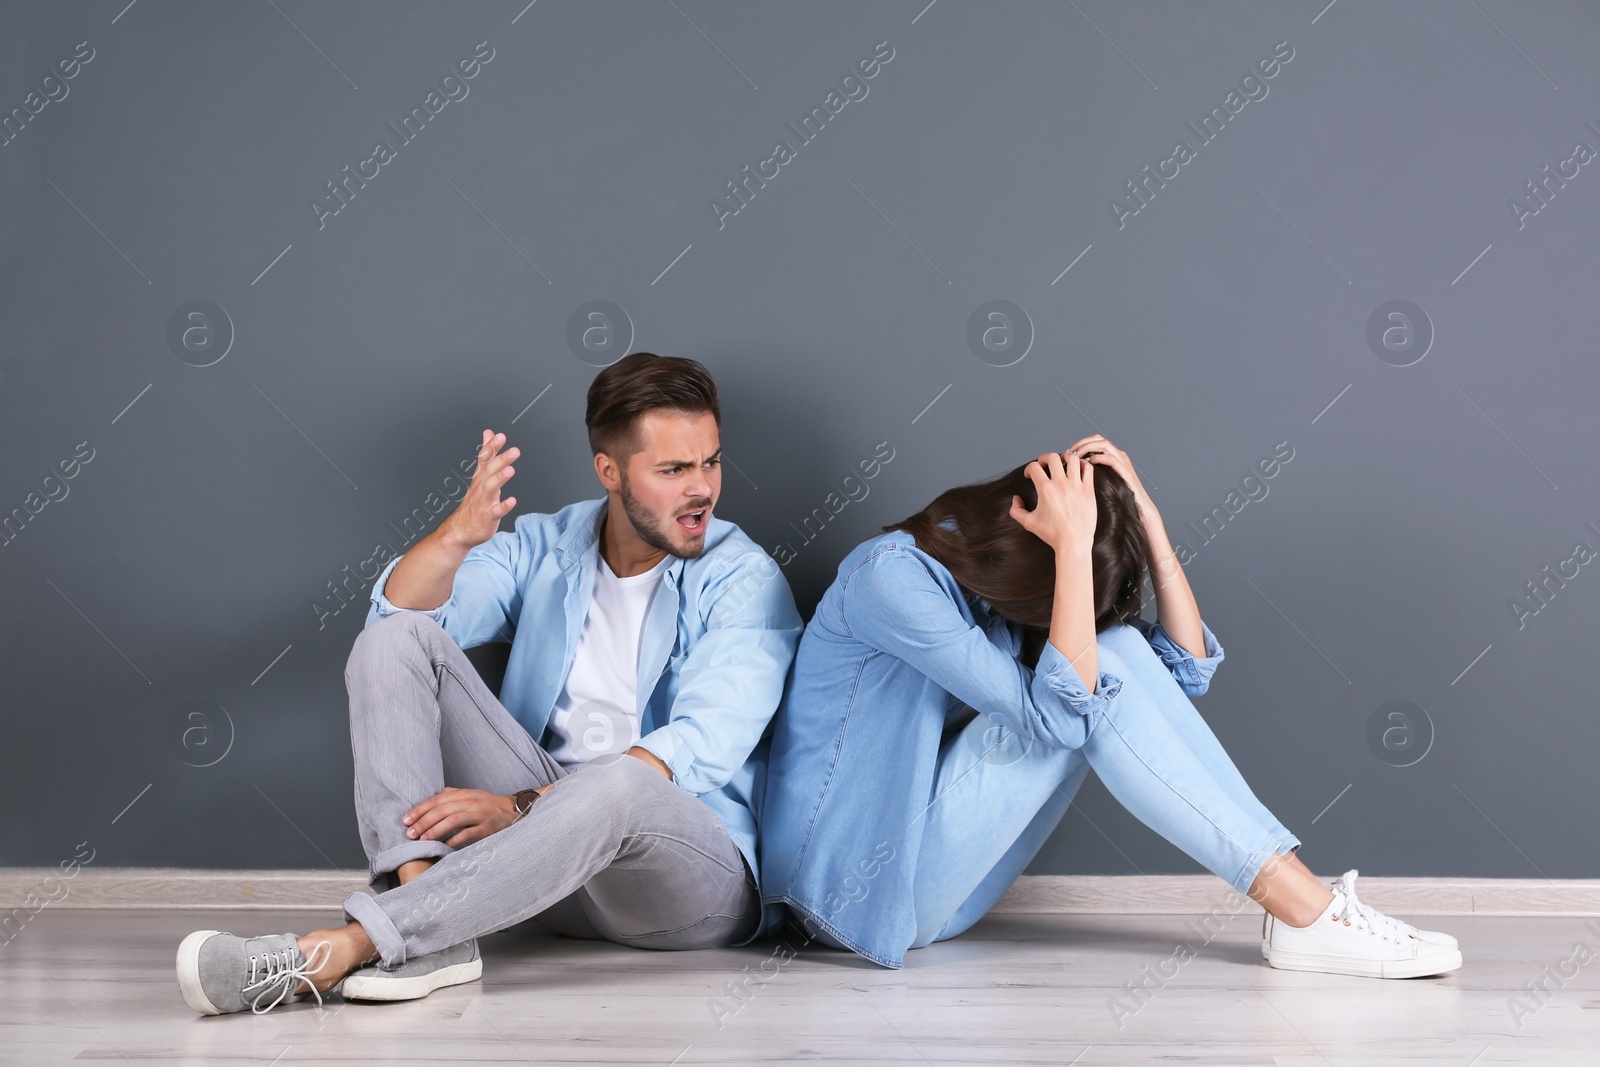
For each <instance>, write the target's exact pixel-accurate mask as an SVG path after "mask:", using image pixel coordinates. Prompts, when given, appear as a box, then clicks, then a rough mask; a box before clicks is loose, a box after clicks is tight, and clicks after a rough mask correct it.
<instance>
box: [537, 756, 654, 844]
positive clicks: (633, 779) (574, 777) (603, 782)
mask: <svg viewBox="0 0 1600 1067" xmlns="http://www.w3.org/2000/svg"><path fill="white" fill-rule="evenodd" d="M600 758H601V759H603V760H605V762H604V763H601V762H590V763H586V764H584V765H583V766H582V767H579V768H577V769H575V770H574V771H573V773H571V774H569V775H567V776H565V777H564V778H562V779H560V780H559V781H557V782H556V784H555V785H554V786H553V787H552V792H554V791H555V790H562V791H564V792H565V793H566V795H567V796H568V797H570V798H571V799H573V800H575V801H577V802H579V803H581V804H582V805H583V807H584V810H585V811H586V812H588V813H590V814H591V815H592V816H593V817H594V818H596V819H602V820H604V821H606V822H607V823H609V824H611V825H612V826H613V827H614V828H616V829H618V830H620V831H624V832H625V831H626V830H628V829H630V828H632V827H633V826H634V824H635V823H636V822H637V821H638V820H639V819H640V817H641V816H644V815H648V814H649V813H651V812H655V813H658V814H659V812H660V810H661V800H662V797H661V793H662V792H663V790H661V788H660V787H661V786H662V785H665V786H668V787H670V788H673V789H675V788H677V787H676V786H673V785H672V783H671V782H669V781H667V779H666V778H665V777H664V776H663V775H662V774H661V773H660V772H659V771H656V770H655V769H654V768H652V767H651V766H649V765H648V764H646V763H645V762H644V761H643V760H641V759H637V758H635V757H633V756H629V755H617V756H615V757H611V758H607V757H604V756H602V757H600Z"/></svg>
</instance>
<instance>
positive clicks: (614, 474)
mask: <svg viewBox="0 0 1600 1067" xmlns="http://www.w3.org/2000/svg"><path fill="white" fill-rule="evenodd" d="M594 473H595V477H597V478H599V479H600V484H601V485H602V486H604V487H605V490H606V492H608V493H615V492H620V491H621V489H622V472H621V471H620V470H619V469H618V468H617V462H616V460H614V459H612V458H611V457H610V456H609V455H607V454H606V453H604V452H596V453H595V454H594Z"/></svg>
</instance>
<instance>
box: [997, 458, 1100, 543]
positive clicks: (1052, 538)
mask: <svg viewBox="0 0 1600 1067" xmlns="http://www.w3.org/2000/svg"><path fill="white" fill-rule="evenodd" d="M1022 473H1023V474H1026V475H1027V476H1028V479H1029V480H1030V481H1032V482H1033V485H1034V489H1035V490H1036V491H1037V493H1038V498H1039V499H1038V504H1037V505H1036V506H1035V507H1034V508H1033V510H1032V511H1029V510H1028V508H1027V507H1026V506H1024V504H1023V501H1022V497H1020V496H1016V495H1013V496H1012V498H1011V517H1012V518H1013V519H1016V520H1017V522H1018V524H1019V525H1021V526H1022V528H1023V529H1024V530H1027V531H1028V532H1029V533H1031V534H1033V535H1034V536H1035V537H1037V538H1039V539H1040V540H1041V541H1043V542H1045V544H1047V545H1049V546H1050V547H1052V548H1054V549H1055V550H1056V551H1057V552H1082V553H1083V554H1084V555H1087V554H1088V552H1089V550H1090V549H1091V548H1092V547H1093V546H1094V528H1095V520H1096V514H1097V513H1096V509H1095V499H1094V468H1093V467H1092V466H1091V465H1090V464H1089V463H1088V462H1087V461H1085V460H1083V459H1080V458H1079V457H1078V456H1077V455H1076V454H1072V453H1068V454H1066V455H1063V454H1062V453H1060V452H1046V453H1045V454H1044V455H1042V456H1040V457H1039V458H1038V459H1036V460H1034V461H1033V462H1032V463H1030V464H1028V465H1027V466H1026V467H1024V468H1023V469H1022Z"/></svg>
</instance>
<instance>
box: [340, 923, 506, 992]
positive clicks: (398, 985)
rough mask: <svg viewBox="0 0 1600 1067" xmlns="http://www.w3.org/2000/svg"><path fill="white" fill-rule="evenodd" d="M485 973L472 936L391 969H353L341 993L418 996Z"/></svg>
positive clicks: (476, 943)
mask: <svg viewBox="0 0 1600 1067" xmlns="http://www.w3.org/2000/svg"><path fill="white" fill-rule="evenodd" d="M481 977H483V960H482V958H480V957H479V955H478V939H477V938H475V937H474V938H469V939H468V940H466V941H463V942H461V943H460V944H459V945H451V946H450V947H449V948H442V949H440V950H439V951H437V952H429V953H428V954H427V955H425V956H418V957H417V958H416V959H412V960H406V961H405V962H404V963H402V964H401V965H400V966H399V967H397V968H395V969H394V970H392V971H386V970H384V969H383V968H382V967H380V966H378V965H377V964H373V965H371V966H369V967H362V968H361V969H360V970H357V971H351V972H350V975H349V977H347V978H346V979H345V980H344V984H343V985H341V986H340V987H339V995H340V996H341V997H343V998H344V999H346V1000H416V999H418V998H419V997H425V996H427V995H428V994H429V993H432V992H433V991H434V990H435V989H442V988H444V987H445V986H447V985H461V984H462V983H463V982H473V981H477V980H478V979H479V978H481Z"/></svg>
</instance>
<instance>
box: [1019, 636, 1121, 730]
mask: <svg viewBox="0 0 1600 1067" xmlns="http://www.w3.org/2000/svg"><path fill="white" fill-rule="evenodd" d="M1033 684H1034V687H1035V690H1036V691H1035V693H1034V699H1035V700H1038V699H1039V693H1038V692H1037V688H1038V687H1039V686H1041V685H1043V686H1047V687H1049V689H1050V691H1051V692H1053V693H1055V694H1056V695H1057V696H1058V697H1059V698H1060V699H1062V700H1065V701H1066V703H1067V706H1068V707H1070V708H1071V709H1072V710H1073V711H1075V712H1077V713H1078V714H1079V715H1081V716H1083V718H1084V720H1085V722H1084V725H1085V730H1086V732H1087V731H1088V730H1092V729H1093V728H1094V722H1095V721H1096V719H1097V718H1098V717H1099V716H1100V715H1101V714H1103V713H1104V712H1105V709H1106V705H1107V704H1109V703H1110V702H1111V700H1112V698H1114V697H1115V696H1116V695H1117V694H1118V693H1120V692H1121V691H1122V679H1121V678H1118V677H1117V676H1116V675H1114V674H1112V673H1111V672H1109V671H1101V672H1100V676H1099V678H1098V679H1096V681H1095V687H1094V692H1092V693H1091V692H1089V687H1088V686H1086V685H1084V684H1083V676H1082V675H1080V674H1079V673H1078V669H1077V668H1076V667H1074V666H1073V665H1072V661H1071V660H1070V659H1068V658H1067V657H1066V656H1065V655H1063V654H1062V652H1061V650H1060V649H1059V648H1057V647H1056V646H1055V645H1053V644H1051V643H1050V642H1048V641H1046V642H1045V645H1044V651H1043V652H1040V653H1039V665H1038V666H1037V667H1036V668H1035V669H1034V672H1033Z"/></svg>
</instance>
